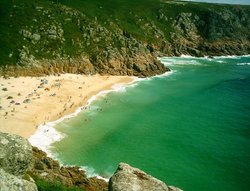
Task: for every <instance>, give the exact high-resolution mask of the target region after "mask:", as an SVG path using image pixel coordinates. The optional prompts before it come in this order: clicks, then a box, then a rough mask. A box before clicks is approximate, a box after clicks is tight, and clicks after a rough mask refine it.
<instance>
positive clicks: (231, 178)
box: [51, 56, 250, 191]
mask: <svg viewBox="0 0 250 191" xmlns="http://www.w3.org/2000/svg"><path fill="white" fill-rule="evenodd" d="M161 61H162V62H163V63H164V64H165V65H166V66H168V67H169V68H170V69H171V70H172V73H171V74H169V75H163V76H160V77H154V78H150V79H146V80H143V81H140V82H137V84H136V85H133V86H129V87H127V88H126V89H125V90H124V89H123V90H121V91H118V92H112V93H109V94H108V95H106V96H104V97H102V98H100V99H97V100H96V101H94V102H93V103H92V104H91V105H90V106H89V108H88V109H87V111H84V112H82V113H80V114H79V115H78V116H77V117H74V118H71V119H67V120H65V121H63V122H61V123H59V124H58V125H57V130H59V131H60V132H62V133H64V134H65V135H66V137H65V138H64V139H62V140H61V141H60V142H56V143H54V144H53V145H52V146H53V148H52V150H51V151H52V152H53V153H54V154H55V155H56V156H57V158H58V159H59V160H60V161H61V162H62V163H64V164H68V165H79V166H85V167H88V169H92V170H93V171H94V173H97V174H99V175H101V176H104V177H109V176H110V175H111V174H112V173H113V172H114V171H115V170H116V167H117V165H118V163H119V162H121V161H122V162H126V163H129V164H130V165H132V166H135V167H138V168H140V169H142V170H144V171H146V172H147V173H149V174H151V175H153V176H155V177H157V178H158V179H161V180H163V181H164V182H166V183H167V184H169V185H175V186H178V187H180V188H181V189H183V190H185V191H198V190H199V191H200V190H202V191H210V190H219V191H224V190H225V191H248V190H250V56H244V57H230V58H228V57H218V58H211V59H209V58H190V57H189V58H183V57H182V58H161Z"/></svg>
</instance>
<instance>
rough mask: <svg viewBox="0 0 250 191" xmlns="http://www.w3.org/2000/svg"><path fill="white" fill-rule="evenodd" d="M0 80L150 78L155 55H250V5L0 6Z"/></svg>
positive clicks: (12, 1)
mask: <svg viewBox="0 0 250 191" xmlns="http://www.w3.org/2000/svg"><path fill="white" fill-rule="evenodd" d="M0 17H1V19H0V44H1V49H0V66H1V67H0V68H1V69H0V74H1V75H11V76H14V75H36V76H38V75H46V74H59V73H65V72H68V73H83V74H95V73H100V74H111V75H135V76H141V77H143V76H151V75H155V74H161V73H164V72H165V71H167V69H166V68H165V67H164V66H163V65H162V64H161V63H160V62H159V61H158V60H157V56H162V55H166V56H180V55H181V54H188V55H192V56H205V55H208V56H215V55H235V54H236V55H243V54H249V53H250V6H247V5H246V6H243V5H223V4H221V5H219V4H208V3H191V2H178V1H167V0H134V1H125V0H106V1H102V0H74V1H69V0H35V1H31V0H1V2H0Z"/></svg>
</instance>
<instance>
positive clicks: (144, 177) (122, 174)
mask: <svg viewBox="0 0 250 191" xmlns="http://www.w3.org/2000/svg"><path fill="white" fill-rule="evenodd" d="M109 191H181V190H180V189H179V188H176V187H173V186H167V185H166V184H165V183H164V182H162V181H160V180H158V179H156V178H154V177H152V176H151V175H148V174H146V173H145V172H143V171H141V170H140V169H137V168H133V167H131V166H129V165H128V164H125V163H120V164H119V166H118V169H117V170H116V172H115V174H114V175H113V176H112V177H111V178H110V180H109Z"/></svg>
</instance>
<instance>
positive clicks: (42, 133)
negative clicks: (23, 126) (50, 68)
mask: <svg viewBox="0 0 250 191" xmlns="http://www.w3.org/2000/svg"><path fill="white" fill-rule="evenodd" d="M129 78H131V81H130V82H127V83H116V84H113V85H112V86H111V87H110V88H109V89H103V90H101V91H100V92H98V93H97V94H93V95H92V96H90V97H89V99H88V100H87V101H86V103H85V105H82V106H80V107H78V108H76V110H75V111H74V112H72V113H70V114H67V115H64V116H62V117H61V118H59V119H57V120H55V121H51V122H48V123H45V124H41V125H39V127H38V128H37V130H36V132H35V133H34V134H33V135H31V136H30V137H29V138H28V140H29V142H30V143H31V144H32V146H36V147H38V148H39V149H41V150H43V151H45V152H46V153H47V155H48V156H49V157H52V158H56V160H58V158H57V157H56V156H55V154H53V153H51V152H50V150H49V149H50V146H51V144H53V143H54V142H57V141H60V140H61V139H63V138H64V137H65V136H66V135H64V134H62V133H61V132H58V131H57V128H55V126H56V125H57V124H58V123H60V122H62V121H64V120H66V119H70V118H73V117H76V116H77V115H78V114H79V113H81V112H84V110H86V109H87V108H88V107H89V105H90V104H91V103H92V102H93V101H95V100H97V99H99V98H101V97H103V96H106V95H107V94H109V93H111V92H119V91H124V89H125V88H127V87H130V86H134V85H136V84H137V82H139V81H142V80H144V79H142V80H141V79H139V78H136V77H129ZM40 140H43V142H40ZM60 163H61V162H60ZM82 168H83V169H84V170H86V168H87V167H86V168H85V166H84V167H82Z"/></svg>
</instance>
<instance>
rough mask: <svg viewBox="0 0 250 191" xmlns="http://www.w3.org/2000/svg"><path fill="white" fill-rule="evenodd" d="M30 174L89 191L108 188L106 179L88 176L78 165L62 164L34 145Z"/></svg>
mask: <svg viewBox="0 0 250 191" xmlns="http://www.w3.org/2000/svg"><path fill="white" fill-rule="evenodd" d="M28 174H29V175H30V176H31V177H35V178H39V179H42V180H45V181H47V182H53V183H56V182H58V183H60V184H62V185H64V186H65V187H78V188H81V189H83V190H87V191H106V190H107V189H108V184H107V182H106V181H104V180H102V179H98V178H96V177H92V178H87V176H86V174H85V171H84V170H82V169H80V168H79V167H77V166H60V165H59V163H58V162H57V161H56V160H53V159H52V158H50V157H48V156H47V155H46V153H45V152H43V151H41V150H39V149H38V148H36V147H33V164H32V168H31V170H30V171H29V172H28Z"/></svg>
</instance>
